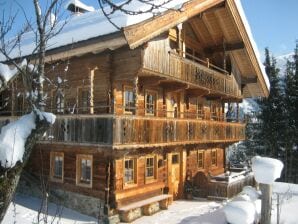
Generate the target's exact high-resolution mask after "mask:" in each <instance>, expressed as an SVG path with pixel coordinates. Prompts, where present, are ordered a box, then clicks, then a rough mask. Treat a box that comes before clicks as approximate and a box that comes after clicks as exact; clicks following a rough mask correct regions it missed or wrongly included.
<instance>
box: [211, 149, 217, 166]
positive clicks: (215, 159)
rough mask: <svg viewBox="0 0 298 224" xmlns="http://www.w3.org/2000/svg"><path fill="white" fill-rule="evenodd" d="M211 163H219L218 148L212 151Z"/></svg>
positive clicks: (214, 164)
mask: <svg viewBox="0 0 298 224" xmlns="http://www.w3.org/2000/svg"><path fill="white" fill-rule="evenodd" d="M211 164H212V165H213V166H216V164H217V151H216V150H212V151H211Z"/></svg>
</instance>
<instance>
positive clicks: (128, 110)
mask: <svg viewBox="0 0 298 224" xmlns="http://www.w3.org/2000/svg"><path fill="white" fill-rule="evenodd" d="M126 91H130V92H131V93H132V96H133V100H134V102H133V105H134V106H133V107H132V106H130V103H131V102H130V101H128V105H129V106H128V107H127V106H126V94H125V92H126ZM136 100H137V97H136V94H135V92H134V88H133V87H132V86H128V85H124V86H123V112H124V114H135V113H136Z"/></svg>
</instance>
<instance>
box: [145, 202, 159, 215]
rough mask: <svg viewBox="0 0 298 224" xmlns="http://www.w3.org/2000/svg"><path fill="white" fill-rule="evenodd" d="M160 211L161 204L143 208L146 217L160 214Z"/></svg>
mask: <svg viewBox="0 0 298 224" xmlns="http://www.w3.org/2000/svg"><path fill="white" fill-rule="evenodd" d="M159 210H160V208H159V202H155V203H151V204H149V205H145V206H144V207H143V214H144V215H153V214H154V213H156V212H158V211H159Z"/></svg>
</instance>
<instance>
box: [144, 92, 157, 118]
mask: <svg viewBox="0 0 298 224" xmlns="http://www.w3.org/2000/svg"><path fill="white" fill-rule="evenodd" d="M155 105H156V95H155V94H154V93H150V92H147V93H146V113H147V114H152V115H154V114H155Z"/></svg>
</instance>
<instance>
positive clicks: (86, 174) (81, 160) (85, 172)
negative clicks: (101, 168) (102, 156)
mask: <svg viewBox="0 0 298 224" xmlns="http://www.w3.org/2000/svg"><path fill="white" fill-rule="evenodd" d="M77 184H78V185H83V186H89V187H91V186H92V156H91V155H77Z"/></svg>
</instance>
